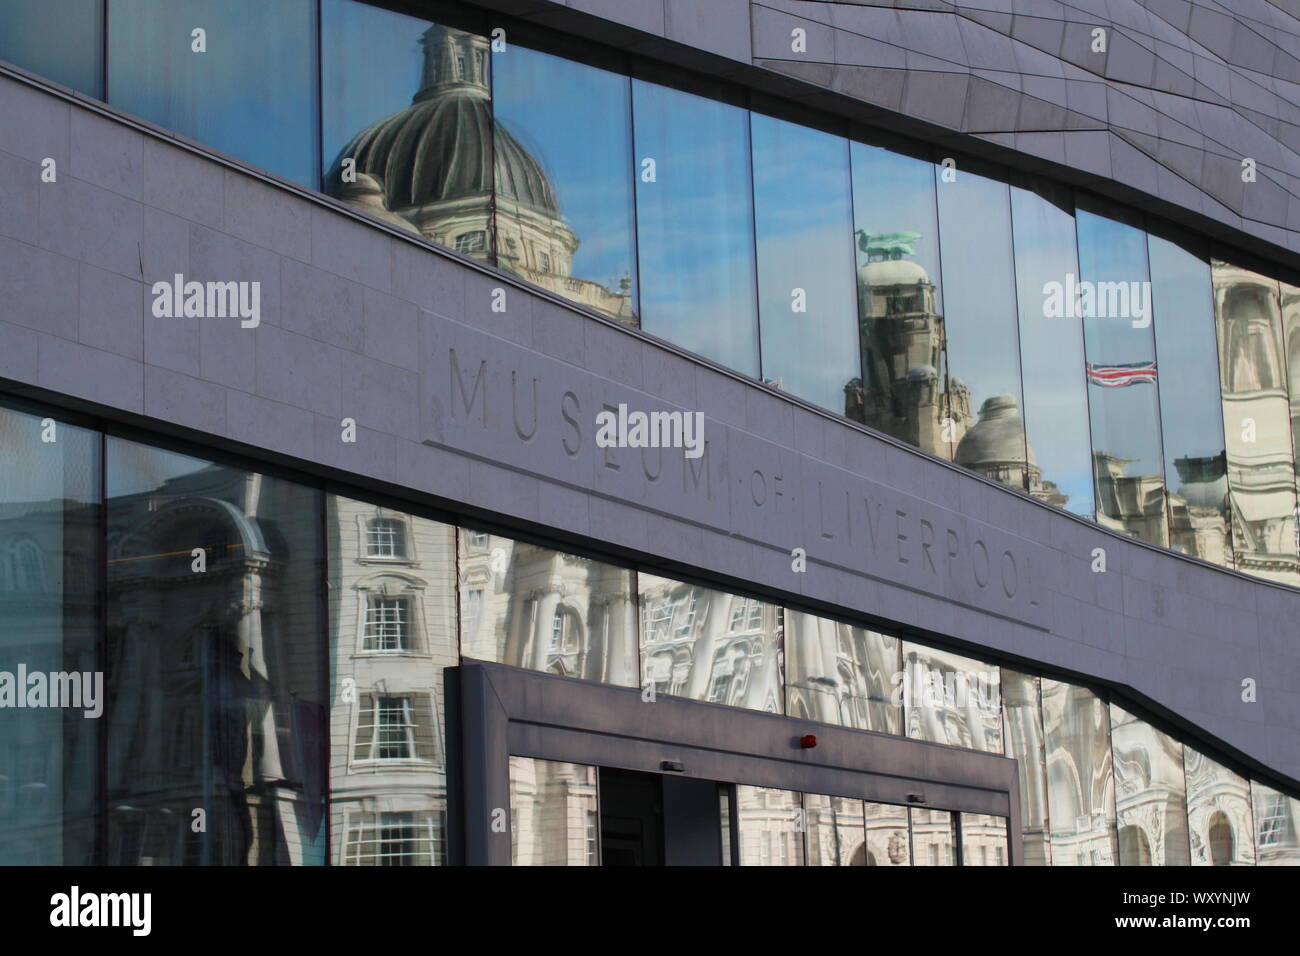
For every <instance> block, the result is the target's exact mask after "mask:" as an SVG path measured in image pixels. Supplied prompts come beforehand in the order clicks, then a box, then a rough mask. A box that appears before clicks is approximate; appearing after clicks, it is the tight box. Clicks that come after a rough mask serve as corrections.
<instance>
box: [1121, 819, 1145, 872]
mask: <svg viewBox="0 0 1300 956" xmlns="http://www.w3.org/2000/svg"><path fill="white" fill-rule="evenodd" d="M1119 858H1120V859H1121V860H1124V861H1126V862H1127V863H1128V865H1130V866H1150V865H1151V844H1150V842H1148V840H1147V835H1146V834H1145V833H1143V832H1142V828H1141V827H1135V826H1128V827H1122V828H1121V829H1120V831H1119Z"/></svg>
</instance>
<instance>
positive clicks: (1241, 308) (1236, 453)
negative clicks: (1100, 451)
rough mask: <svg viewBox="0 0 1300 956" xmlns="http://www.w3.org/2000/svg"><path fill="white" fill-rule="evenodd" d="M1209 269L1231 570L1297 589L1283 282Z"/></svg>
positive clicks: (1235, 269)
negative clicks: (1224, 447)
mask: <svg viewBox="0 0 1300 956" xmlns="http://www.w3.org/2000/svg"><path fill="white" fill-rule="evenodd" d="M1211 266H1212V275H1213V281H1214V319H1215V327H1216V329H1217V330H1218V333H1219V380H1220V383H1221V389H1222V394H1223V430H1224V437H1225V439H1226V442H1227V455H1228V490H1229V501H1230V505H1231V510H1232V546H1233V564H1234V566H1235V567H1236V568H1237V570H1238V571H1244V572H1246V573H1247V574H1254V575H1257V576H1259V577H1262V578H1268V579H1270V580H1273V581H1281V582H1283V583H1285V584H1291V585H1300V557H1297V551H1296V483H1295V482H1296V474H1295V458H1294V451H1293V449H1292V447H1291V424H1292V423H1291V404H1290V400H1289V398H1288V395H1287V386H1286V364H1287V363H1286V362H1285V359H1284V356H1283V350H1282V317H1281V306H1280V303H1279V298H1278V295H1279V294H1278V284H1277V282H1276V281H1274V280H1273V279H1270V278H1268V277H1267V276H1262V275H1259V274H1258V273H1255V272H1251V271H1249V270H1247V269H1243V268H1240V267H1239V266H1234V265H1232V264H1231V263H1227V262H1220V261H1218V260H1215V261H1214V262H1213V263H1212V264H1211Z"/></svg>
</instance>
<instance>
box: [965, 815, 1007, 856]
mask: <svg viewBox="0 0 1300 956" xmlns="http://www.w3.org/2000/svg"><path fill="white" fill-rule="evenodd" d="M958 818H959V820H958V822H959V824H960V825H961V865H962V866H1008V865H1009V863H1008V860H1007V818H1006V817H999V816H994V815H993V814H991V813H961V814H958Z"/></svg>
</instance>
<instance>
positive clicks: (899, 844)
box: [862, 801, 912, 866]
mask: <svg viewBox="0 0 1300 956" xmlns="http://www.w3.org/2000/svg"><path fill="white" fill-rule="evenodd" d="M862 811H863V817H864V819H865V822H866V837H867V842H866V865H867V866H909V865H911V860H912V841H911V838H910V837H909V835H908V829H907V807H898V806H894V805H893V804H889V803H872V802H870V801H867V802H866V803H864V804H863V805H862Z"/></svg>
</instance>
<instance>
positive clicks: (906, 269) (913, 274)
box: [858, 259, 930, 286]
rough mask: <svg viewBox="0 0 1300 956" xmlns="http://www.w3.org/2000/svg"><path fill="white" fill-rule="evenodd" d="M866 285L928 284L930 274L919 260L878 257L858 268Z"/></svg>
mask: <svg viewBox="0 0 1300 956" xmlns="http://www.w3.org/2000/svg"><path fill="white" fill-rule="evenodd" d="M858 278H859V279H861V281H862V283H863V284H864V285H866V286H887V285H917V284H923V285H929V284H930V276H929V274H928V273H927V272H926V271H925V269H924V268H923V267H922V266H921V264H920V263H919V262H914V261H912V260H911V259H878V260H876V261H874V262H868V263H867V264H866V265H864V266H863V267H862V268H861V269H859V270H858Z"/></svg>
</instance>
